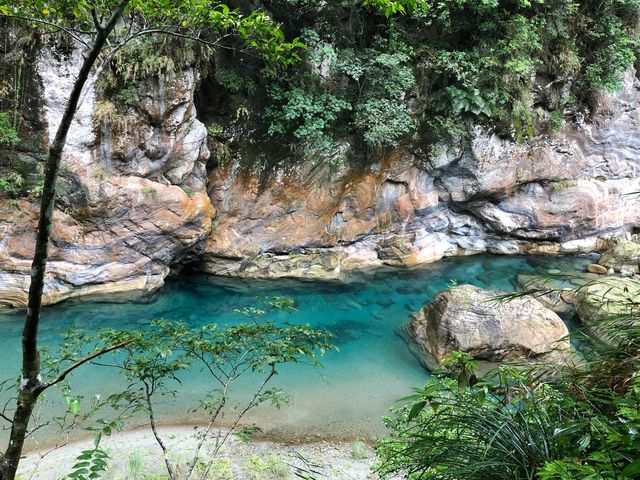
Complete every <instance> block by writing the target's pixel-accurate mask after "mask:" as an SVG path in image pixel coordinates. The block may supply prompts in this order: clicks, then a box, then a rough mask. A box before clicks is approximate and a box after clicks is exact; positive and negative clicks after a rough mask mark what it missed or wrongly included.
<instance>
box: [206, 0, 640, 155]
mask: <svg viewBox="0 0 640 480" xmlns="http://www.w3.org/2000/svg"><path fill="white" fill-rule="evenodd" d="M264 3H265V7H266V8H268V9H269V10H270V11H271V12H272V13H273V15H274V17H275V18H276V19H278V20H279V21H281V22H283V28H284V30H285V32H287V33H288V34H289V35H290V36H291V37H300V38H301V40H302V41H303V42H304V43H305V44H306V45H307V49H306V53H305V55H304V62H300V63H298V64H296V65H295V66H294V67H292V68H290V69H289V70H288V72H287V74H286V75H284V76H278V77H277V78H274V77H273V76H271V75H269V74H268V72H266V74H265V72H264V71H263V70H262V69H260V68H259V67H258V68H252V67H251V65H250V64H249V65H248V64H247V62H246V61H245V59H244V58H242V57H219V58H217V59H216V62H215V67H214V70H215V72H216V73H215V76H216V79H217V80H218V83H219V84H220V85H221V86H222V87H224V88H225V89H226V91H227V93H228V94H229V99H230V100H229V101H230V102H231V103H232V104H233V107H234V108H231V109H230V111H231V112H235V110H236V109H237V108H238V107H240V106H244V108H246V109H248V111H249V112H251V113H252V115H251V118H250V119H249V120H251V119H252V120H253V121H255V122H257V123H258V124H262V126H263V128H264V131H265V132H266V134H267V136H268V137H271V138H274V137H276V136H277V137H279V138H280V139H282V136H283V135H284V136H285V138H287V139H288V140H287V141H288V142H289V144H290V145H291V146H293V147H295V148H296V149H298V150H299V151H303V152H305V153H307V154H309V153H310V151H313V150H318V149H319V150H327V149H330V147H331V146H332V145H334V144H335V142H336V141H337V140H339V139H343V138H348V139H351V140H352V141H355V142H359V143H360V144H362V145H365V146H367V147H369V149H375V148H377V147H380V146H384V145H391V146H393V145H398V144H400V143H402V144H404V145H411V146H413V147H414V148H416V147H419V148H422V149H424V150H426V151H427V152H428V150H429V149H430V148H431V146H432V144H433V143H434V142H442V141H454V142H456V141H459V139H460V138H461V137H462V136H464V135H465V133H466V131H467V125H468V123H469V122H474V123H479V124H482V125H484V126H486V127H487V128H490V129H494V130H495V131H497V132H498V133H499V134H501V135H503V136H507V137H511V138H514V139H516V140H523V139H524V138H526V137H528V136H532V135H535V134H539V133H553V132H556V131H557V130H559V129H560V128H562V126H563V125H564V123H565V122H566V121H581V120H582V119H584V118H588V117H589V115H590V113H591V112H592V110H593V107H594V105H593V94H594V92H596V91H598V90H602V89H604V90H609V91H613V90H616V89H619V88H620V87H621V84H622V77H623V73H624V71H625V69H627V68H628V67H630V66H632V65H633V64H634V62H635V61H636V57H637V53H638V37H637V33H638V32H637V25H638V18H639V17H638V15H639V12H640V2H638V1H637V0H621V1H618V0H606V1H602V2H574V1H565V0H548V1H535V2H530V1H524V0H513V1H498V0H487V1H476V0H458V1H435V2H422V1H413V2H390V1H367V2H360V1H347V2H312V1H305V0H270V1H268V2H264ZM233 121H237V118H235V119H233ZM245 121H247V119H246V118H245Z"/></svg>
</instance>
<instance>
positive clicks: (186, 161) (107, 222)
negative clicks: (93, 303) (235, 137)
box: [0, 52, 215, 307]
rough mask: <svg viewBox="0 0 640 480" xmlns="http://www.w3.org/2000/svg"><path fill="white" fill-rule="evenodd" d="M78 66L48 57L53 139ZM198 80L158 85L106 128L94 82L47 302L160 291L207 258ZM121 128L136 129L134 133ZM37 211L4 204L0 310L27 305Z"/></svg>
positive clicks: (68, 171) (72, 151)
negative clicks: (184, 268)
mask: <svg viewBox="0 0 640 480" xmlns="http://www.w3.org/2000/svg"><path fill="white" fill-rule="evenodd" d="M79 62H80V56H79V54H78V53H77V52H76V53H75V54H72V55H71V57H68V58H67V57H59V56H56V55H54V54H53V53H51V52H45V53H44V54H43V57H42V59H41V65H40V69H39V70H40V72H41V76H42V82H43V87H44V88H43V90H44V99H43V101H44V107H43V117H44V120H45V123H46V125H48V130H49V137H50V138H52V137H53V136H54V135H55V129H56V128H57V125H58V123H59V121H60V118H61V115H62V112H63V110H64V105H65V101H66V98H67V95H68V93H67V92H69V91H70V90H71V85H72V82H73V81H74V78H75V75H76V72H77V69H78V65H79ZM92 80H93V79H92ZM196 82H197V79H196V78H195V76H194V74H193V72H183V73H178V74H177V75H176V77H175V79H174V80H172V81H171V82H163V81H161V80H160V79H156V80H149V82H148V84H147V85H145V86H144V91H146V92H147V94H146V95H143V96H141V98H140V100H139V101H138V103H137V104H136V105H135V106H132V107H130V108H129V110H128V111H126V112H122V113H121V118H120V119H119V121H118V122H115V121H112V122H110V123H105V122H106V121H105V122H98V121H97V116H96V111H97V109H98V108H99V107H100V101H99V100H96V94H95V91H94V89H93V86H92V85H91V84H92V81H91V82H90V85H89V88H87V89H86V91H85V93H84V96H83V102H82V104H81V106H80V108H79V110H78V113H77V115H76V117H75V119H74V122H73V125H72V127H71V131H70V132H69V136H68V138H69V140H68V141H67V146H66V147H65V150H64V156H63V161H62V165H61V177H60V179H59V183H58V192H59V195H58V201H57V204H56V210H55V212H54V222H53V232H52V238H51V249H50V255H49V264H48V267H47V274H46V287H45V292H44V302H45V303H55V302H58V301H60V300H63V299H65V298H69V297H75V296H81V295H88V294H91V295H98V296H108V297H109V298H110V299H113V298H114V297H113V295H114V294H116V293H118V294H124V293H132V292H134V293H140V292H148V291H152V290H155V289H157V288H158V287H160V286H161V285H162V284H163V282H164V278H165V277H166V276H167V275H168V273H169V271H170V268H171V266H172V265H175V264H176V263H179V262H180V261H182V260H184V259H185V257H186V256H188V255H193V254H194V253H195V252H197V251H198V246H199V245H200V244H201V243H202V240H204V239H205V238H206V237H207V235H208V234H209V233H210V231H211V221H212V219H213V217H214V214H215V210H214V208H213V207H212V205H211V202H210V199H209V197H208V195H207V194H206V191H205V183H206V173H205V168H204V165H205V162H206V160H207V158H208V155H209V153H208V150H207V147H206V130H205V128H204V126H203V125H202V124H201V123H200V122H199V121H198V120H197V119H196V116H195V109H194V107H193V92H194V89H195V86H196ZM103 107H104V106H103ZM119 122H129V125H130V128H127V130H126V135H123V134H118V133H119V132H118V131H117V126H116V124H119ZM112 130H113V131H112ZM120 133H121V132H120ZM38 208H39V206H38V202H37V200H20V201H19V202H17V203H16V202H11V201H8V200H4V201H3V200H0V307H3V306H5V307H6V306H15V307H23V306H24V305H25V302H26V296H27V292H28V286H29V271H30V266H31V258H32V255H33V251H34V242H35V228H36V225H37V215H38Z"/></svg>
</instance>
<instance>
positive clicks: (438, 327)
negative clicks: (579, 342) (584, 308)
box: [408, 285, 570, 368]
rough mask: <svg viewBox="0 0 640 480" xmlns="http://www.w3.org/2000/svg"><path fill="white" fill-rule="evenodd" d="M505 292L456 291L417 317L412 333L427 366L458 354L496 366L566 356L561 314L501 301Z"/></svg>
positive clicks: (531, 302)
mask: <svg viewBox="0 0 640 480" xmlns="http://www.w3.org/2000/svg"><path fill="white" fill-rule="evenodd" d="M501 293H504V292H498V291H493V290H483V289H480V288H477V287H474V286H472V285H462V286H459V287H453V288H450V289H448V290H445V291H444V292H441V293H440V294H438V296H437V297H436V298H435V299H434V300H433V301H432V302H431V303H429V304H428V305H426V306H425V307H424V308H422V309H421V310H420V311H418V312H417V313H415V314H414V315H413V316H412V318H411V321H410V323H409V328H408V330H409V333H410V335H411V336H412V337H413V339H414V340H415V341H416V342H417V343H418V345H419V346H420V347H421V350H422V352H423V353H424V361H425V363H426V365H427V366H429V367H430V368H435V367H437V366H438V365H440V364H441V363H442V362H443V360H444V359H445V357H446V356H447V355H449V354H451V353H452V352H455V351H463V352H466V353H468V354H470V355H471V356H472V357H473V358H475V359H478V360H488V361H492V362H497V361H503V360H507V359H509V360H511V359H525V360H533V359H536V360H540V359H544V360H551V359H555V358H563V357H566V355H567V354H568V353H569V351H570V343H569V340H568V339H567V335H568V334H569V331H568V330H567V327H566V325H565V324H564V322H563V321H562V320H561V319H560V317H558V315H557V314H555V313H554V312H553V311H551V310H549V309H548V308H545V307H544V306H543V305H542V304H541V303H540V302H538V301H537V300H535V299H533V298H530V297H522V298H516V299H513V300H510V301H497V302H496V296H497V295H500V294H501Z"/></svg>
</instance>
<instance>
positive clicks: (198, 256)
mask: <svg viewBox="0 0 640 480" xmlns="http://www.w3.org/2000/svg"><path fill="white" fill-rule="evenodd" d="M79 61H80V56H79V54H77V53H75V54H72V55H71V57H64V56H60V55H56V54H53V53H51V52H46V51H45V52H44V53H43V56H42V59H41V62H40V65H39V72H40V75H41V80H42V85H43V89H42V91H43V113H42V114H43V124H44V125H46V126H48V137H49V138H51V137H52V136H53V135H54V134H55V128H56V126H57V124H58V122H59V119H60V117H61V114H62V111H63V109H64V102H65V99H66V92H68V91H70V89H71V84H72V82H73V79H74V76H75V72H76V71H77V69H78V65H79ZM198 81H199V78H198V74H197V73H194V70H193V69H185V70H184V71H178V72H176V73H175V75H173V76H172V79H171V80H170V81H169V80H166V79H161V78H149V79H146V80H144V81H141V82H140V84H139V85H136V87H135V88H136V92H135V93H136V95H135V96H134V97H133V98H132V99H129V100H127V102H125V103H122V102H121V104H117V105H116V104H114V102H116V103H117V101H118V100H117V99H116V98H103V96H101V94H99V93H96V90H95V88H94V87H90V88H87V91H86V92H85V94H84V96H83V102H82V105H81V108H80V110H79V112H78V114H77V116H76V118H75V119H74V123H73V126H72V129H71V132H70V134H69V137H68V138H69V140H68V143H67V146H66V148H65V152H64V159H63V165H62V170H61V178H60V188H59V191H60V194H59V199H58V203H57V211H56V215H55V218H56V223H57V226H56V227H55V232H54V248H53V252H54V256H53V257H52V262H51V264H50V267H49V270H48V271H49V274H48V275H49V277H48V278H49V284H48V287H47V293H46V298H47V301H48V302H54V301H57V300H60V299H62V298H65V297H66V296H70V295H81V294H84V293H88V292H100V291H102V290H104V291H105V292H111V291H113V289H114V288H115V289H116V290H118V289H120V290H139V289H142V290H151V289H154V288H157V287H158V286H159V285H161V284H162V281H163V279H164V277H165V276H166V275H167V272H169V270H170V268H171V267H172V266H175V265H177V264H180V263H183V262H184V261H185V259H186V260H188V261H190V262H195V263H198V264H199V265H200V266H201V268H202V269H203V270H204V271H207V272H211V273H215V274H219V275H233V276H245V277H277V278H280V277H301V278H314V279H339V278H341V276H342V274H343V272H345V271H347V270H351V269H357V268H365V267H366V268H369V267H375V266H379V265H414V264H419V263H424V262H430V261H435V260H438V259H440V258H442V257H443V256H454V255H470V254H475V253H481V252H490V253H498V254H518V253H521V254H526V253H545V254H553V253H577V252H592V251H598V250H602V249H604V248H606V247H607V246H608V245H609V243H610V238H612V237H619V236H624V235H627V234H629V233H630V232H633V230H634V229H637V228H639V227H640V209H638V208H637V200H638V199H637V195H634V194H633V192H638V191H640V155H638V152H639V151H640V93H639V90H640V83H639V82H638V80H637V79H636V76H635V74H634V72H631V71H630V72H628V75H627V78H626V82H625V88H624V90H623V91H622V92H620V93H618V94H616V95H609V96H607V95H602V96H601V98H600V99H599V100H598V109H599V110H598V111H597V112H596V113H595V114H594V118H593V122H592V123H590V124H586V123H584V122H582V123H575V124H573V125H570V126H568V127H567V128H566V129H565V130H564V131H563V132H562V133H560V134H558V135H556V136H554V137H540V138H536V139H532V140H530V141H528V142H526V143H523V144H518V143H515V142H512V141H508V140H504V139H501V138H499V137H497V136H496V135H492V134H491V133H490V132H487V131H483V130H482V129H480V128H474V129H473V130H472V131H471V135H470V139H468V140H465V141H461V143H460V144H459V145H457V146H454V147H445V146H442V147H439V148H434V149H432V151H433V152H435V153H432V154H430V155H428V156H424V155H422V156H421V154H419V153H415V152H416V150H413V149H410V148H408V147H407V148H397V149H395V150H392V151H386V152H383V153H382V154H380V155H379V156H377V157H375V158H374V157H371V158H370V159H369V162H368V163H362V162H361V163H358V162H355V161H354V160H353V158H354V156H355V157H357V155H355V154H356V153H357V152H355V151H354V150H355V149H356V147H354V146H353V145H351V144H350V143H349V142H348V141H346V140H345V141H342V142H338V143H337V145H336V147H335V149H334V151H333V152H331V153H330V154H327V155H326V156H325V158H322V159H319V160H315V161H311V160H309V161H305V162H298V163H295V164H294V165H293V166H289V167H276V168H275V170H273V171H271V172H270V173H267V172H266V171H265V170H264V169H262V168H260V167H254V168H241V167H240V164H242V163H243V162H242V160H243V159H241V158H235V159H233V160H232V161H229V162H227V163H225V164H224V165H223V166H221V167H218V168H215V169H213V171H211V172H209V174H207V172H206V163H207V160H208V158H209V150H208V149H207V138H206V137H207V132H206V129H205V127H204V126H203V124H202V123H201V122H200V121H199V120H198V119H197V112H196V109H195V105H194V92H195V90H196V87H197V85H198ZM92 83H93V82H92ZM238 135H240V136H242V135H245V136H246V135H250V133H247V132H240V133H239V134H238ZM245 140H246V141H247V142H250V141H251V139H250V138H246V139H245V138H244V137H243V138H241V139H240V141H245ZM418 151H419V150H418ZM412 152H414V153H412ZM263 154H264V155H267V156H268V155H269V152H263ZM244 163H245V164H246V162H244ZM275 163H278V162H275ZM0 202H2V211H3V213H2V219H0V272H2V275H3V281H2V285H1V286H0V288H2V299H3V300H2V301H3V303H5V304H12V305H21V302H22V301H23V300H21V299H23V298H24V295H25V293H26V288H27V285H28V281H29V280H28V276H27V273H28V272H27V271H28V267H27V265H28V260H29V257H30V255H31V254H30V252H31V251H32V241H33V240H32V239H33V225H34V218H35V208H36V207H35V201H34V202H28V201H20V202H18V205H17V206H15V205H12V204H10V203H9V202H7V201H0ZM216 212H217V216H216V215H215V213H216ZM67 230H68V231H67Z"/></svg>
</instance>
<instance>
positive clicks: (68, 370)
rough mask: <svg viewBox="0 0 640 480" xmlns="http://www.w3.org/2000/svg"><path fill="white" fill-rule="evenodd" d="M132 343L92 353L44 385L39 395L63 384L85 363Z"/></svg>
mask: <svg viewBox="0 0 640 480" xmlns="http://www.w3.org/2000/svg"><path fill="white" fill-rule="evenodd" d="M132 343H133V340H127V341H125V342H120V343H118V344H116V345H112V346H110V347H106V348H103V349H101V350H98V351H97V352H94V353H92V354H91V355H89V356H88V357H85V358H83V359H81V360H78V361H77V362H76V363H74V364H73V365H71V366H70V367H69V368H67V369H66V370H65V371H64V372H62V373H61V374H60V375H58V377H57V378H55V379H54V380H51V381H50V382H47V383H44V384H42V385H41V386H40V387H39V388H38V393H42V392H44V391H45V390H46V389H47V388H49V387H53V386H54V385H57V384H58V383H60V382H62V381H63V380H64V379H65V378H66V377H67V375H69V374H70V373H71V372H73V371H74V370H76V369H77V368H79V367H81V366H82V365H84V364H85V363H89V362H91V360H93V359H95V358H98V357H100V356H102V355H104V354H105V353H109V352H113V351H114V350H119V349H121V348H123V347H126V346H127V345H130V344H132Z"/></svg>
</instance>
